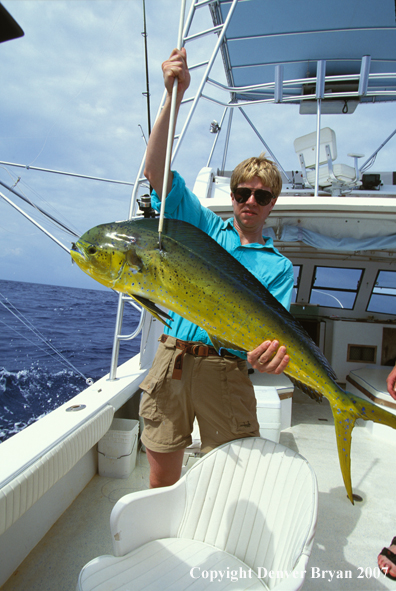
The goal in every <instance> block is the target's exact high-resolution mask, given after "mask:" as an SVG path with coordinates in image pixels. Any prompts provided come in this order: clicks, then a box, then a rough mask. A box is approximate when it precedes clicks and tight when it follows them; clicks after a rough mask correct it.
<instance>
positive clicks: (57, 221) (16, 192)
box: [0, 181, 79, 238]
mask: <svg viewBox="0 0 396 591" xmlns="http://www.w3.org/2000/svg"><path fill="white" fill-rule="evenodd" d="M0 185H1V186H2V187H4V188H5V189H7V191H10V192H11V193H13V194H14V195H16V196H17V197H19V198H20V199H22V200H23V201H25V203H28V204H29V205H31V207H33V208H34V209H36V210H37V211H39V212H40V213H41V214H43V215H44V216H45V217H47V218H48V219H49V220H51V221H52V222H53V223H55V224H57V225H58V226H59V227H60V228H61V229H62V230H64V231H65V232H67V233H68V234H71V235H72V236H75V237H76V238H78V237H79V235H78V234H76V232H74V231H73V230H71V229H70V228H68V227H67V226H65V224H63V223H62V222H60V221H59V220H57V219H56V218H55V217H54V216H53V215H51V214H50V213H48V212H47V211H45V209H42V208H41V207H39V206H38V205H36V204H35V203H34V202H33V201H31V200H30V199H29V198H28V197H25V196H24V195H22V194H21V193H19V191H16V190H15V189H13V188H12V187H9V186H8V185H7V184H6V183H3V181H0Z"/></svg>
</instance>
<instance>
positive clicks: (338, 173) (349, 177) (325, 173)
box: [307, 164, 356, 187]
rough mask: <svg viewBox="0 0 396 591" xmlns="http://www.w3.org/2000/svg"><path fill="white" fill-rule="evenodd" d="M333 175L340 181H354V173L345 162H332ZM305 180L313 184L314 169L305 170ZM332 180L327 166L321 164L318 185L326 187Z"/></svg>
mask: <svg viewBox="0 0 396 591" xmlns="http://www.w3.org/2000/svg"><path fill="white" fill-rule="evenodd" d="M333 172H334V176H335V177H336V178H337V180H338V181H340V182H342V183H351V182H354V181H355V178H356V173H355V169H354V168H353V167H352V166H348V165H347V164H333ZM307 180H308V182H309V183H310V184H311V185H314V184H315V170H309V171H308V170H307ZM332 182H334V179H332V178H331V177H330V175H329V169H328V168H327V166H322V167H321V168H320V169H319V186H320V187H328V186H330V185H331V184H332Z"/></svg>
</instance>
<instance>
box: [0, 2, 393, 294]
mask: <svg viewBox="0 0 396 591" xmlns="http://www.w3.org/2000/svg"><path fill="white" fill-rule="evenodd" d="M2 3H3V5H4V6H5V8H6V9H7V10H8V11H9V12H10V13H11V14H12V16H13V17H14V18H15V20H16V21H17V22H18V23H19V24H20V26H21V27H22V29H23V30H24V33H25V35H24V37H22V38H20V39H16V40H13V41H9V42H6V43H2V44H0V76H1V78H0V79H1V81H2V93H1V96H0V161H1V162H8V163H16V164H23V165H24V166H35V167H42V168H47V169H54V170H60V171H67V172H73V173H75V174H81V175H89V176H96V177H102V178H107V179H116V180H119V181H125V182H128V183H133V182H134V181H135V177H136V175H137V172H138V168H139V165H140V162H141V160H142V157H143V155H144V151H145V140H144V138H143V135H142V130H143V133H144V135H145V137H147V135H148V134H147V103H146V97H145V96H144V94H143V93H144V92H145V91H146V73H145V62H144V39H143V36H142V31H143V8H142V1H141V0H2ZM189 5H190V2H189V0H187V7H189ZM179 11H180V2H178V1H177V0H160V1H159V0H146V18H147V34H148V38H147V39H148V61H149V72H150V74H149V76H150V102H151V116H152V120H154V118H155V115H156V113H157V110H158V106H159V104H160V100H161V96H162V92H163V84H162V72H161V63H162V61H163V60H164V59H166V58H167V57H168V55H169V54H170V52H171V50H172V48H173V47H174V46H176V44H177V33H178V26H179ZM210 25H211V19H210V14H209V9H208V8H207V7H205V8H203V9H201V10H200V12H199V19H198V25H197V27H198V26H205V27H207V26H210ZM215 41H216V38H215V36H214V35H211V36H209V37H206V38H204V39H202V40H200V41H199V42H198V43H196V44H195V46H194V48H193V47H191V49H190V46H189V45H188V46H187V51H188V57H189V62H190V63H197V62H199V61H200V60H203V59H205V57H206V58H207V57H208V52H210V49H211V48H212V47H213V45H214V43H215ZM221 69H222V65H221V62H220V60H219V62H217V63H216V64H215V66H214V71H213V72H214V73H216V74H217V75H221ZM197 83H198V78H197V74H194V76H193V82H192V86H191V91H188V92H189V96H191V95H192V94H193V90H194V88H196V85H197ZM221 113H222V107H219V106H218V105H214V104H212V103H209V102H207V101H206V102H204V103H203V105H202V106H201V107H200V108H199V109H197V113H196V115H197V118H196V122H194V123H192V124H191V126H190V135H189V136H188V138H187V139H188V141H187V142H186V143H185V144H184V146H183V147H182V149H181V150H180V152H179V153H178V156H177V158H176V161H175V163H174V168H176V169H177V170H178V171H179V172H180V173H181V174H182V175H183V176H184V177H185V178H186V181H187V183H188V185H189V186H190V187H192V185H193V183H194V179H195V176H196V175H197V173H198V171H199V169H200V168H201V167H202V166H205V165H206V161H207V158H208V154H209V151H210V147H211V145H212V140H213V136H212V135H211V134H210V133H209V131H208V130H209V125H210V122H211V121H212V120H214V119H215V120H218V121H219V120H220V117H221ZM395 115H396V107H395V105H392V104H387V105H383V106H381V107H379V108H377V107H376V106H373V107H371V106H370V107H367V106H365V105H362V106H359V107H358V109H357V110H356V112H355V113H354V114H353V115H348V116H346V117H342V118H341V120H337V119H333V118H332V117H331V116H327V117H323V121H322V126H323V127H324V126H326V125H329V126H330V127H332V128H333V129H334V130H335V131H336V134H337V145H338V152H339V156H338V160H337V161H338V162H345V163H349V164H351V159H350V158H348V156H347V154H348V153H349V152H356V151H357V152H361V153H364V154H365V155H366V157H367V158H368V156H370V155H371V154H372V153H373V151H374V150H375V149H376V148H377V147H378V146H379V144H380V143H381V142H382V141H383V140H385V138H386V137H387V136H388V135H389V134H390V133H391V132H392V131H393V129H394V127H395V126H396V125H395V121H396V117H395ZM250 116H251V118H252V120H253V121H254V122H255V123H256V124H257V126H258V128H259V130H260V133H261V134H262V135H263V136H264V138H265V139H266V141H267V142H268V144H269V146H270V148H271V150H272V151H273V152H274V154H275V156H276V157H277V158H278V159H279V160H280V161H281V163H282V165H283V167H284V168H285V169H286V170H291V169H297V168H298V167H299V165H298V160H297V156H296V154H295V152H294V148H293V140H294V139H295V138H296V137H298V136H300V135H303V134H305V133H309V132H311V131H314V130H315V125H316V121H315V117H314V116H299V115H298V107H297V106H294V105H265V106H257V107H254V108H253V110H252V112H251V113H250ZM234 129H235V131H234V134H233V136H232V137H231V142H230V150H229V156H228V160H227V166H226V167H227V168H228V169H232V168H233V167H234V166H235V165H236V164H237V163H238V162H240V161H241V160H242V159H244V158H247V157H249V156H251V155H253V154H258V153H260V152H261V151H262V150H263V147H262V145H261V144H260V143H259V141H258V139H257V138H255V137H253V138H252V137H251V135H250V134H249V131H248V127H247V124H246V122H244V120H243V119H242V117H240V119H238V116H236V117H235V128H234ZM395 145H396V139H393V140H392V141H391V142H390V144H389V149H388V150H385V151H383V152H381V153H380V154H379V156H378V158H377V161H376V164H375V170H392V169H394V168H395V162H394V161H395V158H394V155H393V154H394V150H395ZM220 148H221V141H220V142H219V151H218V153H216V154H215V160H214V166H215V167H216V168H217V167H220V164H221V155H220ZM216 157H217V161H216ZM373 171H374V169H373ZM0 181H2V182H4V183H6V184H7V185H9V186H14V185H15V183H17V184H16V186H15V189H16V190H17V191H19V192H21V193H22V194H23V195H26V196H27V197H29V198H30V199H31V200H32V201H34V202H35V203H36V204H37V205H38V206H40V207H42V208H44V209H45V210H47V211H49V212H50V213H51V214H52V215H53V216H55V217H56V218H58V219H60V220H61V221H62V222H63V223H65V225H66V226H68V227H69V228H71V229H73V230H74V231H76V232H77V233H78V234H82V233H84V232H85V231H86V230H88V229H89V228H91V227H93V226H95V225H97V224H100V223H106V222H111V221H114V220H122V219H125V218H126V217H127V215H128V210H129V199H130V195H131V190H132V187H131V186H128V185H126V184H110V183H107V182H101V181H94V180H86V179H77V178H73V177H69V176H65V175H57V174H50V173H45V172H38V171H35V170H32V169H28V168H17V167H14V166H9V165H4V164H0ZM0 191H1V192H2V193H3V194H4V195H6V196H7V197H9V198H12V199H13V200H14V201H15V203H16V204H17V205H18V206H20V207H22V208H24V209H25V210H26V212H27V213H29V214H32V212H33V210H32V208H30V206H28V205H25V204H23V203H22V202H21V201H20V200H19V199H18V198H16V197H13V196H12V195H11V194H10V193H9V192H8V191H7V190H6V189H4V188H3V187H0ZM35 217H36V219H37V220H38V221H39V222H40V223H41V224H42V225H43V226H45V227H46V228H48V230H49V231H50V232H52V233H54V235H55V236H56V237H57V238H58V239H59V240H61V242H62V243H63V244H64V245H65V246H67V247H70V243H71V241H72V238H71V237H70V235H68V234H65V233H62V232H60V231H59V230H58V229H57V228H55V227H53V226H52V225H51V224H49V223H48V222H47V221H46V220H45V219H43V218H42V217H41V216H35ZM0 279H8V280H16V281H28V282H37V283H47V284H54V285H61V286H68V287H86V288H100V286H99V284H97V283H95V282H94V280H93V279H91V278H89V277H87V276H86V275H85V274H84V273H83V272H82V271H81V270H80V269H79V268H78V267H77V266H76V265H72V264H71V258H70V256H69V255H68V253H67V252H65V251H64V250H63V249H62V248H61V247H60V246H58V245H57V244H55V243H54V242H52V241H51V240H50V239H49V238H48V237H46V236H45V235H44V234H43V233H42V232H41V231H40V230H38V229H37V228H36V227H35V226H33V225H32V224H31V223H30V222H29V221H27V220H26V219H25V218H23V217H22V216H21V215H20V214H19V213H17V212H16V211H15V210H14V209H13V208H12V207H11V206H10V205H9V204H8V203H6V202H4V201H3V200H2V199H0Z"/></svg>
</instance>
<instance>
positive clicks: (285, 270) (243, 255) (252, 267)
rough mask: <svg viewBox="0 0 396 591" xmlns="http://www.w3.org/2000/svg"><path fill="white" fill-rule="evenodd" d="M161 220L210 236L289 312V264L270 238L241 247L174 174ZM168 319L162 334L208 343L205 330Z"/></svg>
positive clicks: (226, 224) (228, 224)
mask: <svg viewBox="0 0 396 591" xmlns="http://www.w3.org/2000/svg"><path fill="white" fill-rule="evenodd" d="M151 204H152V207H153V208H154V209H156V210H157V211H160V209H161V201H160V200H159V199H158V196H157V194H156V192H155V191H153V193H152V196H151ZM165 217H166V218H171V219H175V220H183V221H185V222H189V223H190V224H193V225H194V226H196V227H197V228H200V230H202V231H203V232H205V233H206V234H208V235H209V236H211V237H212V238H213V239H214V240H216V242H218V244H220V245H221V246H222V247H223V248H224V249H225V250H227V251H228V252H229V253H230V254H232V256H233V257H235V258H236V259H237V260H238V261H239V262H240V263H242V265H243V266H244V267H246V268H247V269H248V270H249V271H250V272H251V273H252V274H253V275H254V276H255V277H256V278H257V279H258V280H259V281H260V283H262V284H263V285H264V286H265V287H266V288H267V289H268V291H270V292H271V294H272V295H273V296H274V297H275V298H276V299H277V300H278V301H279V302H280V303H281V304H282V305H283V306H284V307H285V308H286V309H287V310H289V309H290V303H291V296H292V291H293V285H294V277H293V265H292V263H291V261H289V259H287V258H286V257H284V256H283V255H282V254H281V253H280V252H279V251H278V250H277V249H276V248H275V246H274V243H273V241H272V239H271V238H267V237H266V236H263V238H264V240H265V244H264V245H263V244H257V243H256V244H244V245H242V244H241V240H240V238H239V234H238V232H237V230H236V229H235V227H234V220H233V218H230V219H228V220H225V221H223V220H222V219H221V218H220V217H219V216H218V215H216V214H215V213H214V212H213V211H210V209H207V208H206V207H204V206H203V205H201V203H200V201H199V199H198V197H197V196H196V195H194V193H192V191H190V189H188V188H187V187H186V183H185V181H184V179H183V178H182V177H181V176H180V175H179V174H178V173H177V172H175V171H173V183H172V189H171V191H170V193H169V195H168V196H167V198H166V203H165ZM170 316H171V317H172V318H173V322H171V323H170V324H171V326H172V328H171V329H169V328H167V327H165V330H164V332H165V334H169V335H171V336H173V337H176V338H178V339H182V340H183V341H201V342H203V343H206V344H207V345H211V344H212V343H211V341H210V338H209V336H208V333H207V332H206V331H205V330H203V329H202V328H200V327H199V326H197V325H196V324H193V323H192V322H190V321H188V320H186V319H185V318H182V317H181V316H179V315H178V314H174V313H173V312H170ZM235 353H236V352H235ZM240 356H241V357H242V356H243V355H240ZM244 357H246V355H245V356H244Z"/></svg>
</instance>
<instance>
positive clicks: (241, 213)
mask: <svg viewBox="0 0 396 591" xmlns="http://www.w3.org/2000/svg"><path fill="white" fill-rule="evenodd" d="M238 187H247V188H249V189H252V190H253V189H263V190H264V191H269V192H270V193H271V189H270V188H269V187H267V186H265V185H263V183H262V182H261V180H260V178H259V177H257V176H255V177H253V178H252V179H251V180H249V181H246V182H243V183H240V184H239V185H238ZM231 199H232V207H233V210H234V217H235V220H236V221H237V223H238V225H239V226H240V228H241V229H246V230H249V231H251V230H254V229H262V227H263V226H264V223H265V220H266V219H267V217H268V216H269V214H270V213H271V211H272V209H273V207H274V205H275V203H276V199H271V201H270V202H269V203H268V205H259V204H258V203H257V201H256V199H255V197H254V195H253V194H251V195H250V197H249V199H248V200H247V201H246V202H245V203H238V202H237V201H236V199H235V196H234V194H233V193H231Z"/></svg>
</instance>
